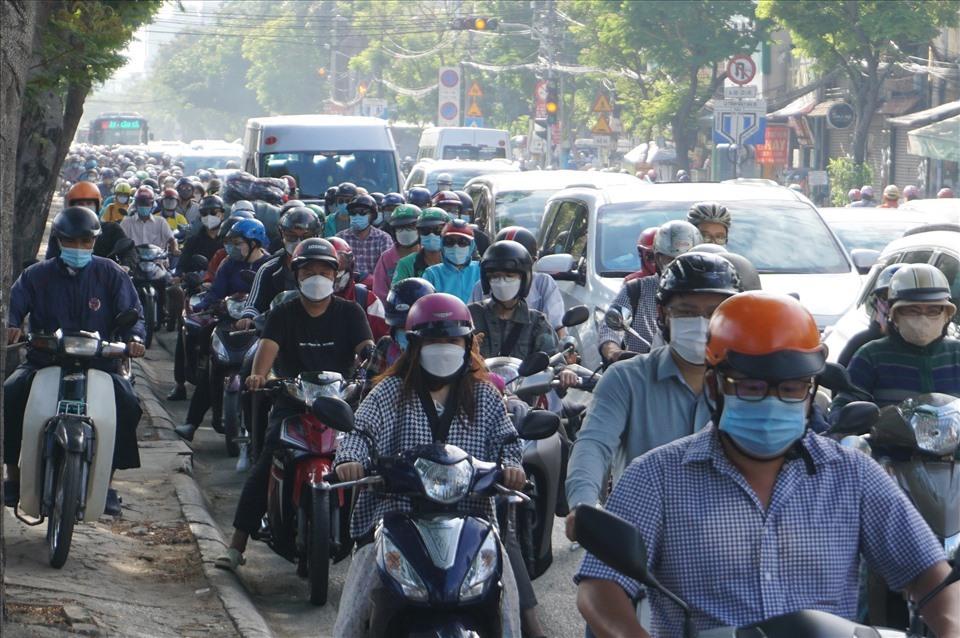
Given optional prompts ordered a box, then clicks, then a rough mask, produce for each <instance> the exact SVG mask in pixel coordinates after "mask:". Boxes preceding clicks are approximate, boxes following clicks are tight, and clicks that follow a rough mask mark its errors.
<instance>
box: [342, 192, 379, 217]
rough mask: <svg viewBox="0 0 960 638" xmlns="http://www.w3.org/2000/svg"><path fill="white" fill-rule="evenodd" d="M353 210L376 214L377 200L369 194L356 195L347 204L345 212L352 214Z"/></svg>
mask: <svg viewBox="0 0 960 638" xmlns="http://www.w3.org/2000/svg"><path fill="white" fill-rule="evenodd" d="M354 211H365V212H366V213H367V214H368V215H376V214H377V201H376V200H375V199H374V198H373V197H371V196H370V195H357V196H356V197H354V198H353V199H351V200H350V203H349V204H347V212H349V213H350V214H351V215H353V213H354Z"/></svg>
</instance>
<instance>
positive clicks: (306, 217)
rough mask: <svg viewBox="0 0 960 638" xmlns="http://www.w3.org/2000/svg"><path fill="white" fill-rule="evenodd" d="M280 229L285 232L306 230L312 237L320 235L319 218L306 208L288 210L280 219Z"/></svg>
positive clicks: (298, 207) (299, 207) (297, 207)
mask: <svg viewBox="0 0 960 638" xmlns="http://www.w3.org/2000/svg"><path fill="white" fill-rule="evenodd" d="M280 229H281V230H286V231H294V230H306V231H308V232H309V233H310V234H312V235H313V236H316V235H318V234H320V218H319V217H318V216H317V214H316V213H315V212H313V210H311V209H309V208H307V207H306V206H296V207H294V208H290V209H288V210H287V212H285V213H284V214H283V217H281V218H280Z"/></svg>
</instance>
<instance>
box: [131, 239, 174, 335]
mask: <svg viewBox="0 0 960 638" xmlns="http://www.w3.org/2000/svg"><path fill="white" fill-rule="evenodd" d="M130 276H131V277H132V278H133V285H134V287H135V288H136V289H137V295H138V296H139V297H140V305H141V306H143V323H144V327H145V329H146V338H145V339H144V342H143V345H144V346H145V347H147V348H149V347H150V346H151V345H152V344H153V333H154V331H155V330H157V329H159V328H160V319H161V317H160V298H159V296H158V292H157V287H158V286H160V287H161V288H166V286H167V284H169V282H170V272H169V271H168V270H167V251H165V250H163V249H162V248H160V247H159V246H154V245H153V244H140V245H139V246H137V265H136V266H135V267H134V269H133V271H132V272H131V273H130Z"/></svg>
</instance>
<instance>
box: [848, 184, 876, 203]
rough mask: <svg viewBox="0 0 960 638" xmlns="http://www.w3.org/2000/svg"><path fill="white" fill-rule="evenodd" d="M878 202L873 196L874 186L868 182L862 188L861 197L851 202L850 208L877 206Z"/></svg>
mask: <svg viewBox="0 0 960 638" xmlns="http://www.w3.org/2000/svg"><path fill="white" fill-rule="evenodd" d="M876 206H877V202H876V200H875V199H874V198H873V186H870V185H869V184H866V185H864V186H862V187H861V188H860V199H859V200H858V201H855V202H853V203H851V204H850V208H876Z"/></svg>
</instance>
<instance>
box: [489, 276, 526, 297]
mask: <svg viewBox="0 0 960 638" xmlns="http://www.w3.org/2000/svg"><path fill="white" fill-rule="evenodd" d="M519 292H520V278H519V277H496V278H494V279H491V280H490V294H491V295H493V298H494V299H496V300H497V301H510V300H511V299H513V298H515V297H516V296H517V293H519Z"/></svg>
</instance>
